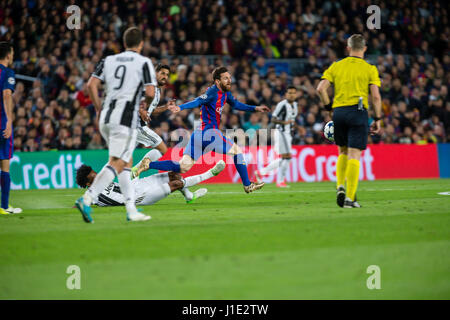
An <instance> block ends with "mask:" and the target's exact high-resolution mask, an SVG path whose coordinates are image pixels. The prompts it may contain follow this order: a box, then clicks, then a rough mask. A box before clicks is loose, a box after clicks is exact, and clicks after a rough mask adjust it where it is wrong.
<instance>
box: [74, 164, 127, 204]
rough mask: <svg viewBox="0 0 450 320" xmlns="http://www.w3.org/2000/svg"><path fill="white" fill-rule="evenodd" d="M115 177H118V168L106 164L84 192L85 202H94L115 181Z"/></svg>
mask: <svg viewBox="0 0 450 320" xmlns="http://www.w3.org/2000/svg"><path fill="white" fill-rule="evenodd" d="M114 177H117V172H116V170H115V169H114V168H113V167H111V166H110V165H106V166H104V167H103V169H102V170H101V171H100V172H99V173H98V174H97V176H96V177H95V179H94V182H93V183H92V185H91V186H90V187H89V189H88V190H87V191H86V192H85V193H84V196H83V199H84V203H85V204H86V205H88V206H90V205H91V204H92V201H93V200H96V199H97V197H98V195H99V194H100V192H102V191H103V190H105V188H106V187H107V186H108V185H109V184H110V183H111V182H112V181H113V179H114ZM128 178H129V177H128Z"/></svg>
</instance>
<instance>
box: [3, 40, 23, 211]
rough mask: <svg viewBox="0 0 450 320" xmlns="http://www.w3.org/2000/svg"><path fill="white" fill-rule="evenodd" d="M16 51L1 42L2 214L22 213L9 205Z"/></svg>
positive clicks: (9, 45)
mask: <svg viewBox="0 0 450 320" xmlns="http://www.w3.org/2000/svg"><path fill="white" fill-rule="evenodd" d="M13 57H14V49H13V47H12V45H11V44H10V43H8V42H0V88H1V92H0V122H1V130H0V168H1V170H2V172H1V174H0V177H1V182H0V185H1V188H2V207H1V208H0V214H11V213H21V212H22V209H20V208H13V207H11V206H10V205H9V190H10V188H11V177H10V175H9V160H10V159H11V157H12V154H13V149H14V147H13V141H14V140H13V139H14V138H13V129H12V121H13V119H12V111H13V106H14V104H13V98H12V93H13V92H14V85H15V84H16V78H15V75H14V71H13V70H12V69H10V68H9V66H10V65H11V64H12V63H13Z"/></svg>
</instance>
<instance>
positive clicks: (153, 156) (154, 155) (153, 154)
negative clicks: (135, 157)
mask: <svg viewBox="0 0 450 320" xmlns="http://www.w3.org/2000/svg"><path fill="white" fill-rule="evenodd" d="M162 156H163V155H162V153H161V151H159V150H158V149H152V150H150V151H149V152H147V153H146V154H145V156H144V158H149V159H150V161H158V159H159V158H161V157H162ZM144 158H142V159H144ZM141 162H142V160H141V161H139V162H138V164H136V167H137V166H139V165H140V164H141Z"/></svg>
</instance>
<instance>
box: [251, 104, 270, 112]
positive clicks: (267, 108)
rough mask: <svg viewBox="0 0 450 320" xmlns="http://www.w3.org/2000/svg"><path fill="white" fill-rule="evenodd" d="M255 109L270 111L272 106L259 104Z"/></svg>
mask: <svg viewBox="0 0 450 320" xmlns="http://www.w3.org/2000/svg"><path fill="white" fill-rule="evenodd" d="M255 111H258V112H270V108H269V107H268V106H264V105H262V106H257V107H256V108H255Z"/></svg>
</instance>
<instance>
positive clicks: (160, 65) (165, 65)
mask: <svg viewBox="0 0 450 320" xmlns="http://www.w3.org/2000/svg"><path fill="white" fill-rule="evenodd" d="M161 69H167V70H168V71H169V72H170V67H169V66H168V65H167V64H161V63H158V65H157V66H156V72H158V71H159V70H161Z"/></svg>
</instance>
